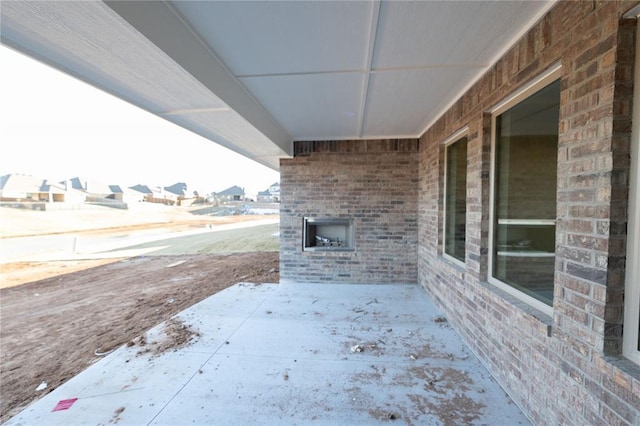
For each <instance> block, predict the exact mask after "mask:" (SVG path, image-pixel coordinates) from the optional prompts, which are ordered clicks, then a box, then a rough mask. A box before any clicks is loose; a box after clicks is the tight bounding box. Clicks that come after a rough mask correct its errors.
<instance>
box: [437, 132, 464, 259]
mask: <svg viewBox="0 0 640 426" xmlns="http://www.w3.org/2000/svg"><path fill="white" fill-rule="evenodd" d="M468 135H469V127H468V126H465V127H463V128H462V129H460V130H458V131H457V132H455V133H454V134H452V135H451V136H449V137H448V138H447V139H445V140H444V141H443V142H442V146H443V147H444V188H443V191H444V194H443V204H442V257H444V258H445V259H447V260H448V261H450V262H453V263H455V264H456V265H458V266H461V267H465V265H466V262H462V261H460V260H459V259H456V258H455V257H453V256H451V255H449V254H447V253H446V251H445V250H446V247H447V184H448V183H447V171H448V170H447V148H448V147H449V146H451V145H453V144H454V143H456V142H458V141H459V140H460V139H462V138H464V137H467V136H468ZM468 146H469V140H468V138H467V147H468ZM467 158H469V156H468V154H467ZM467 181H468V179H467ZM465 192H466V188H465ZM465 203H466V200H465ZM465 234H466V229H465ZM465 246H466V235H465ZM466 253H467V250H466V247H465V260H466V257H467V256H466Z"/></svg>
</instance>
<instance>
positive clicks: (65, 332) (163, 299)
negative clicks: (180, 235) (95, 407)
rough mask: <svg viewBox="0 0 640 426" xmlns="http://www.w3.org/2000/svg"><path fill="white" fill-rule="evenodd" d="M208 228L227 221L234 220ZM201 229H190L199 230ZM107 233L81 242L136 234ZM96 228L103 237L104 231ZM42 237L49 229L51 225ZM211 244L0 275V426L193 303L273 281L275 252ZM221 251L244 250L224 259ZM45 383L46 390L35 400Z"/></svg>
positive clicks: (6, 268) (222, 239)
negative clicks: (242, 286)
mask: <svg viewBox="0 0 640 426" xmlns="http://www.w3.org/2000/svg"><path fill="white" fill-rule="evenodd" d="M237 218H238V220H246V219H247V218H246V217H243V216H239V217H237ZM212 219H215V220H216V221H222V222H226V223H229V222H230V221H233V217H231V218H229V217H228V218H225V219H222V218H212ZM207 220H208V219H207V218H198V219H196V220H195V221H194V222H196V224H197V226H201V225H202V223H203V221H207ZM66 221H69V216H67V217H66ZM191 221H192V219H191V218H189V219H188V220H187V221H181V220H173V221H169V222H163V221H161V222H156V223H163V226H165V227H166V226H167V225H169V226H170V227H175V229H179V230H180V229H184V227H190V226H196V225H194V224H193V223H191ZM107 223H110V224H117V225H118V226H109V228H110V229H109V231H105V230H104V229H101V230H95V229H94V230H91V229H89V227H87V228H85V229H84V232H103V233H104V232H121V231H122V229H126V228H127V227H128V226H135V227H140V226H144V224H142V223H134V224H131V223H129V224H127V222H126V220H125V221H120V222H117V221H115V222H109V221H107ZM98 226H102V227H104V225H103V224H102V223H100V224H99V225H98ZM151 226H154V225H151ZM47 227H48V228H47V229H49V230H51V229H56V228H55V226H52V225H51V222H47ZM69 228H72V226H70V225H69ZM274 230H276V231H277V225H273V226H272V227H271V228H269V227H267V228H265V230H264V232H263V234H264V235H267V236H268V235H272V234H273V231H274ZM70 231H71V230H70V229H63V230H61V231H60V232H70ZM242 231H243V230H238V231H237V232H240V233H241V232H242ZM225 232H227V231H225ZM29 233H30V234H31V235H33V234H34V233H37V231H29ZM238 235H241V234H238ZM213 237H214V233H212V234H211V238H213ZM199 238H200V239H197V240H194V241H195V243H196V244H197V245H198V246H199V247H200V246H202V245H203V241H202V238H205V236H200V237H199ZM266 238H267V237H264V238H263V239H266ZM212 241H213V242H211V243H210V244H209V246H208V247H207V249H206V250H205V251H203V250H183V253H181V254H175V253H173V252H171V251H165V252H166V253H170V254H163V253H162V252H158V254H157V255H145V256H137V257H130V258H113V259H93V260H73V261H51V262H17V263H5V264H2V265H0V275H1V276H2V278H3V280H2V281H3V282H4V285H2V287H4V288H0V423H1V422H5V421H7V420H8V419H9V418H10V417H11V416H13V415H15V414H17V413H18V412H19V411H20V410H22V409H24V408H25V407H26V406H27V405H28V404H29V403H30V402H32V401H34V400H35V399H37V398H40V397H42V396H43V395H45V394H46V393H48V392H51V391H52V390H53V389H55V388H56V387H58V386H60V385H61V384H62V383H64V382H65V381H66V380H68V379H70V378H71V377H73V376H74V375H76V374H78V373H79V372H81V371H82V370H84V369H85V368H87V367H88V366H89V365H91V364H93V363H95V362H97V361H98V360H100V359H101V358H102V357H103V356H104V355H106V354H108V353H109V352H110V351H111V350H113V349H115V348H118V347H120V346H121V345H123V344H127V343H129V342H131V341H132V340H135V339H136V338H137V337H139V336H140V335H141V334H143V333H144V332H145V331H147V330H148V329H150V328H152V327H154V326H155V325H157V324H159V323H161V322H163V321H166V320H168V319H169V318H171V317H172V316H173V315H174V314H176V313H178V312H179V311H181V310H183V309H185V308H187V307H189V306H191V305H193V304H194V303H197V302H199V301H200V300H203V299H205V298H207V297H209V296H211V295H213V294H215V293H217V292H219V291H220V290H223V289H225V288H227V287H229V286H231V285H234V284H236V283H239V282H252V283H277V282H278V281H279V271H278V267H279V265H278V252H277V251H273V249H272V250H271V251H251V250H252V246H251V244H249V243H245V242H244V241H245V240H243V239H242V238H240V239H238V238H237V235H236V234H234V231H228V234H222V233H220V235H217V234H215V238H214V239H213V240H212ZM229 241H236V242H237V241H241V242H242V243H241V244H244V245H245V246H244V247H243V250H237V247H236V249H235V250H232V249H233V247H232V244H231V243H229ZM276 241H277V238H276ZM255 242H256V243H260V241H255ZM1 243H2V240H0V244H1ZM252 243H253V241H252ZM263 243H264V241H263ZM181 244H182V245H181V246H180V247H185V245H184V244H185V243H184V242H182V243H181ZM269 244H273V243H272V242H271V241H269V243H268V244H267V243H264V244H262V245H258V246H257V247H258V249H257V250H267V248H268V247H273V245H269ZM276 244H277V243H276ZM221 246H224V247H226V249H225V250H223V252H226V251H232V252H233V251H236V253H232V254H219V253H218V252H217V251H216V250H217V249H216V247H218V248H219V247H221ZM229 247H231V248H232V249H229ZM165 250H166V249H165ZM43 382H44V383H46V385H47V386H46V388H45V389H43V390H36V389H39V385H41V384H42V383H43Z"/></svg>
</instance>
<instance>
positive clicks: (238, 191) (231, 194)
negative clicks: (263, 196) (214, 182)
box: [216, 185, 245, 202]
mask: <svg viewBox="0 0 640 426" xmlns="http://www.w3.org/2000/svg"><path fill="white" fill-rule="evenodd" d="M216 197H217V198H218V200H220V201H223V202H224V201H244V199H245V197H244V189H243V188H240V187H239V186H236V185H234V186H232V187H231V188H227V189H225V190H224V191H221V192H218V193H217V194H216Z"/></svg>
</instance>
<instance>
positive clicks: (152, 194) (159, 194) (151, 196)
mask: <svg viewBox="0 0 640 426" xmlns="http://www.w3.org/2000/svg"><path fill="white" fill-rule="evenodd" d="M129 189H131V190H133V191H137V192H139V193H142V194H144V201H146V202H149V203H159V204H167V205H171V206H172V205H174V204H176V203H177V202H178V195H177V194H175V193H173V192H170V191H166V190H165V188H164V187H162V186H148V185H142V184H138V185H134V186H131V187H129Z"/></svg>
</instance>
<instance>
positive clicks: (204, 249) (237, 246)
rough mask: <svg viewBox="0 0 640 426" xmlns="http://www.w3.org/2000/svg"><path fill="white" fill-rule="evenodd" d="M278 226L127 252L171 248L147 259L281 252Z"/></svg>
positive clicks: (182, 239) (159, 243)
mask: <svg viewBox="0 0 640 426" xmlns="http://www.w3.org/2000/svg"><path fill="white" fill-rule="evenodd" d="M279 230H280V226H279V225H278V224H271V225H260V226H252V227H249V228H241V229H234V230H229V231H216V232H213V231H212V232H205V233H202V234H197V235H190V236H185V237H175V238H169V239H166V240H162V241H154V242H152V243H147V244H140V245H136V246H132V247H127V248H128V249H138V248H148V247H156V246H169V247H165V248H162V249H159V250H157V251H153V252H150V253H147V254H146V256H175V255H181V254H199V253H208V254H231V253H247V252H256V251H278V250H280V238H279V237H278V235H277V233H278V232H279Z"/></svg>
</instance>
